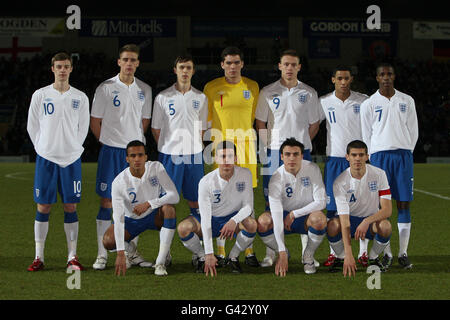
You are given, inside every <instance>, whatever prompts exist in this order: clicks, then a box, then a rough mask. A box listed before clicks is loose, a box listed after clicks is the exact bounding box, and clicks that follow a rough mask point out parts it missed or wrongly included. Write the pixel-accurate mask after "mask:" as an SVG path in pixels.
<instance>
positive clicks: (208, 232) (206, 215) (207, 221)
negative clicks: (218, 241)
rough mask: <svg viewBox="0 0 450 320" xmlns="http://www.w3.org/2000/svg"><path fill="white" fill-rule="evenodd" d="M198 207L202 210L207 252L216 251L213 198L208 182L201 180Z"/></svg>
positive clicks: (202, 225)
mask: <svg viewBox="0 0 450 320" xmlns="http://www.w3.org/2000/svg"><path fill="white" fill-rule="evenodd" d="M198 209H199V211H200V220H201V228H202V235H203V245H204V247H205V254H212V253H214V248H213V241H212V226H211V217H212V214H211V199H210V194H209V190H208V186H207V183H205V181H204V180H203V181H200V183H199V185H198Z"/></svg>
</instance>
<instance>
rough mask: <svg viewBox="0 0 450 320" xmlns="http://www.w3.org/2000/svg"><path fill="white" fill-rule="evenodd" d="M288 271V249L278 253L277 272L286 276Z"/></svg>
mask: <svg viewBox="0 0 450 320" xmlns="http://www.w3.org/2000/svg"><path fill="white" fill-rule="evenodd" d="M287 271H288V255H287V253H286V251H281V252H279V253H278V259H277V263H276V264H275V274H276V275H277V276H280V277H285V276H286V272H287Z"/></svg>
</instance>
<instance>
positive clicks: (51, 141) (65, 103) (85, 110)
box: [27, 84, 89, 167]
mask: <svg viewBox="0 0 450 320" xmlns="http://www.w3.org/2000/svg"><path fill="white" fill-rule="evenodd" d="M88 130H89V99H88V97H87V96H86V94H84V92H82V91H80V90H78V89H75V88H74V87H70V88H69V90H68V91H66V92H64V93H60V92H59V91H58V90H56V89H54V88H53V84H51V85H49V86H46V87H43V88H41V89H39V90H36V91H35V92H34V93H33V96H32V97H31V103H30V108H29V110H28V123H27V131H28V134H29V135H30V139H31V141H32V142H33V145H34V149H35V150H36V153H37V154H38V155H39V156H41V157H42V158H44V159H47V160H49V161H51V162H54V163H56V164H58V165H59V166H61V167H66V166H68V165H70V164H72V163H73V162H74V161H76V160H77V159H78V158H79V157H80V156H81V154H82V153H83V151H84V148H83V143H84V140H85V139H86V136H87V134H88Z"/></svg>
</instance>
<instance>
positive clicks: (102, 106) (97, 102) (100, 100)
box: [91, 85, 108, 119]
mask: <svg viewBox="0 0 450 320" xmlns="http://www.w3.org/2000/svg"><path fill="white" fill-rule="evenodd" d="M107 105H108V99H107V96H106V87H105V86H104V85H99V86H98V87H97V89H95V94H94V99H93V100H92V110H91V116H92V117H94V118H100V119H103V117H104V115H105V110H106V106H107Z"/></svg>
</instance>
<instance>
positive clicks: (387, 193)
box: [378, 170, 392, 200]
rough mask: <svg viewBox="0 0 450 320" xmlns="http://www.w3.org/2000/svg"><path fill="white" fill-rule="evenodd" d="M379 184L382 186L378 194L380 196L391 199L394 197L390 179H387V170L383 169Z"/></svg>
mask: <svg viewBox="0 0 450 320" xmlns="http://www.w3.org/2000/svg"><path fill="white" fill-rule="evenodd" d="M379 185H380V188H379V191H378V195H379V196H380V198H383V199H387V200H391V198H392V196H391V188H390V186H389V181H388V179H387V176H386V172H384V170H381V174H380V184H379Z"/></svg>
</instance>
